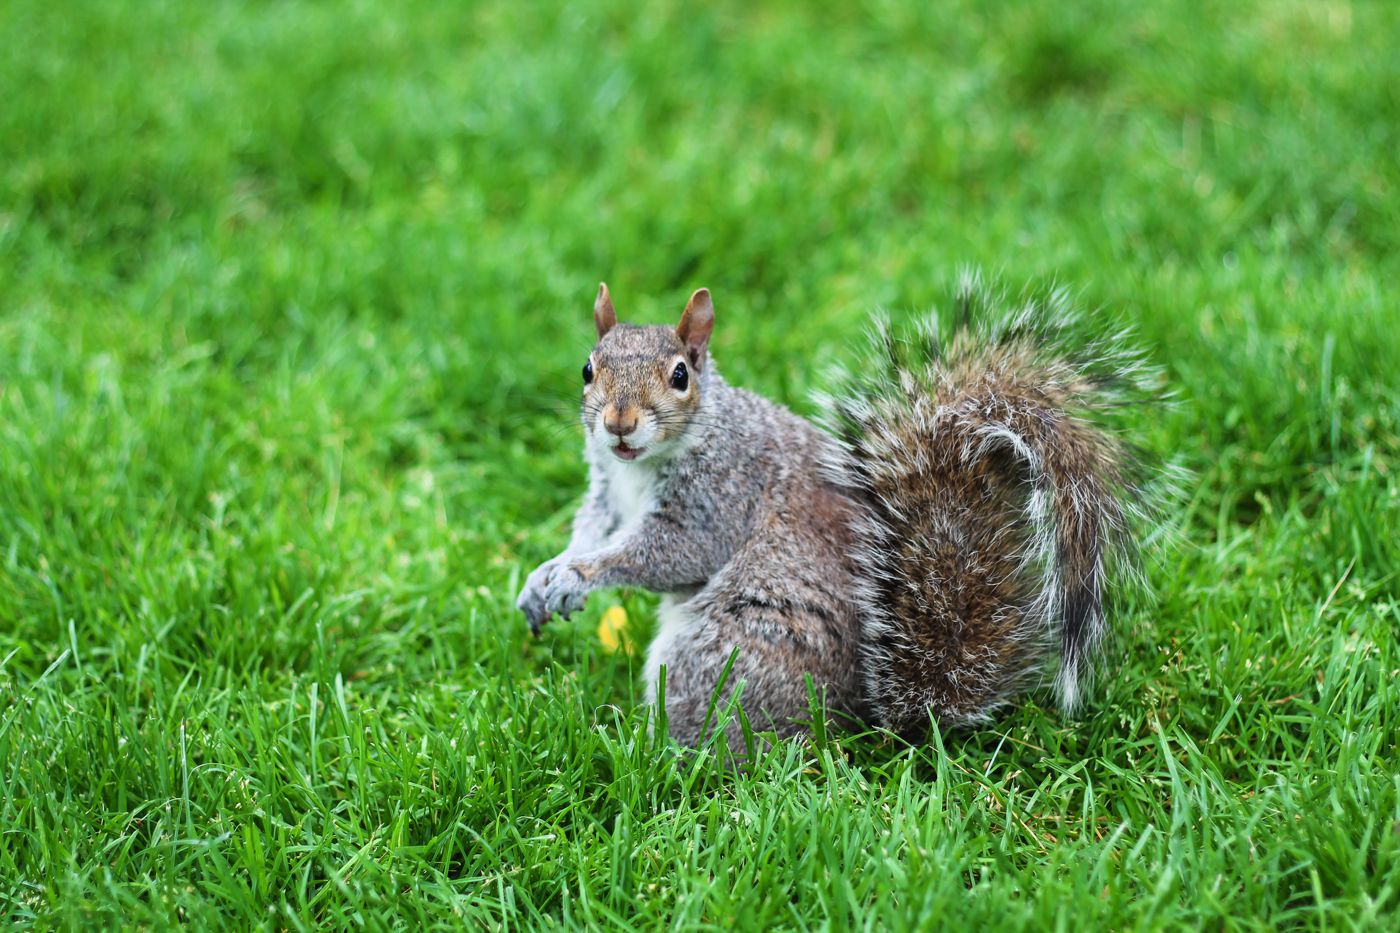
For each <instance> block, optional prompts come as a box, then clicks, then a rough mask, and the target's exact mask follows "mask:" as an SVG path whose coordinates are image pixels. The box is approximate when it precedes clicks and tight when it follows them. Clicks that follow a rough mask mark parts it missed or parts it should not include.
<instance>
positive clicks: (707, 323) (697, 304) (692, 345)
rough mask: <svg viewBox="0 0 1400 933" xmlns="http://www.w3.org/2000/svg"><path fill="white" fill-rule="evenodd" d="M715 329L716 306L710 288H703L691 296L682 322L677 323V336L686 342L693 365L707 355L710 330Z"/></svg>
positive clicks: (687, 351)
mask: <svg viewBox="0 0 1400 933" xmlns="http://www.w3.org/2000/svg"><path fill="white" fill-rule="evenodd" d="M714 329H715V306H714V304H713V303H712V302H711V301H710V290H709V289H708V288H701V289H698V290H696V292H695V294H693V295H691V296H690V303H689V304H687V305H686V306H685V313H684V314H682V315H681V322H680V324H678V325H676V336H677V337H680V338H681V343H683V344H685V351H686V353H687V354H688V355H689V356H690V362H691V364H692V365H695V366H699V365H700V360H701V358H702V357H703V356H704V355H705V346H706V345H707V344H709V342H710V331H712V330H714Z"/></svg>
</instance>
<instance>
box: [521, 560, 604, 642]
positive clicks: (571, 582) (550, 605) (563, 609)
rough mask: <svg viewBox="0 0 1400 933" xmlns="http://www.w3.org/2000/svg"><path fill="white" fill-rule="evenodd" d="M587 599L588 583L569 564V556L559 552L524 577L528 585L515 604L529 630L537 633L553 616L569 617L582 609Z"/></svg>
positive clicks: (522, 590)
mask: <svg viewBox="0 0 1400 933" xmlns="http://www.w3.org/2000/svg"><path fill="white" fill-rule="evenodd" d="M587 598H588V585H587V584H586V583H585V582H584V579H583V576H582V575H581V574H579V572H578V571H577V570H574V569H573V568H572V567H570V566H569V562H568V559H567V558H565V557H564V555H562V554H560V555H559V556H558V557H555V558H553V559H552V560H547V561H545V562H544V563H543V564H540V565H539V566H538V567H536V568H535V569H534V571H533V572H531V574H530V576H528V577H526V578H525V586H524V588H523V589H521V591H520V597H519V598H518V599H517V600H516V601H515V607H516V608H517V609H519V610H520V611H521V612H523V613H525V618H526V620H527V621H529V623H530V631H532V632H534V633H535V634H537V635H538V634H539V631H540V629H541V628H542V627H543V626H544V624H545V623H546V622H548V621H549V617H550V616H552V615H557V616H559V617H561V618H565V619H567V618H568V617H569V616H570V615H572V614H573V613H574V612H575V611H577V610H579V609H582V608H583V603H584V600H585V599H587Z"/></svg>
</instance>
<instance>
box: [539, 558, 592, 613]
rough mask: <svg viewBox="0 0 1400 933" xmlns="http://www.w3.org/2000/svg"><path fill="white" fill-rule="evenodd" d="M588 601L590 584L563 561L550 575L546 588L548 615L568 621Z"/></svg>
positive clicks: (545, 606) (545, 605) (545, 604)
mask: <svg viewBox="0 0 1400 933" xmlns="http://www.w3.org/2000/svg"><path fill="white" fill-rule="evenodd" d="M587 599H588V583H587V581H585V580H584V579H583V575H582V574H581V573H579V572H578V571H577V570H575V569H574V567H573V565H572V564H570V563H568V562H564V561H561V562H560V563H559V565H558V566H557V567H555V568H554V572H553V573H551V574H550V575H549V582H548V583H546V584H545V588H544V609H545V614H546V615H557V616H559V617H560V618H561V619H567V618H568V617H569V616H571V615H573V614H574V613H575V612H577V611H578V610H580V609H582V608H583V604H584V602H585V601H586V600H587Z"/></svg>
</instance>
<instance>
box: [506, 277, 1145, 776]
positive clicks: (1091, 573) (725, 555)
mask: <svg viewBox="0 0 1400 933" xmlns="http://www.w3.org/2000/svg"><path fill="white" fill-rule="evenodd" d="M958 301H959V309H960V314H961V323H960V324H959V326H958V327H957V328H956V330H955V332H954V333H953V334H952V335H951V336H950V338H949V339H946V340H945V339H942V338H941V337H940V335H939V333H938V329H937V318H936V317H932V316H931V317H930V318H929V319H928V321H927V322H925V324H924V325H923V326H922V327H921V328H920V329H919V330H918V331H917V333H916V334H915V335H914V336H913V337H912V338H904V337H901V336H899V335H898V334H896V333H895V332H894V331H893V330H891V329H890V328H889V327H888V326H884V325H881V326H878V327H877V329H876V333H875V339H874V341H873V348H874V349H873V353H872V355H871V358H870V359H869V360H867V361H866V363H865V365H864V366H862V367H860V368H859V369H857V370H855V371H854V374H852V375H847V376H844V377H840V378H838V379H837V382H838V387H837V388H836V389H835V390H834V391H832V392H830V393H828V394H827V395H825V396H823V397H822V398H821V399H820V400H819V402H820V405H821V408H822V417H821V419H820V420H821V422H822V427H824V428H825V430H821V429H819V428H818V427H817V426H814V425H813V424H811V423H809V422H808V421H806V420H804V419H802V418H799V417H798V416H797V415H795V414H793V413H792V412H790V411H788V410H787V409H786V408H784V407H782V406H780V405H776V404H774V403H772V402H769V401H767V400H765V399H763V398H760V397H759V396H757V395H754V394H752V393H750V392H747V391H744V390H743V389H738V388H734V387H732V386H730V385H729V384H728V383H726V382H725V381H724V379H723V378H722V377H721V376H720V374H719V372H718V371H717V370H716V368H715V365H714V362H713V360H711V358H710V354H709V349H708V348H709V342H710V335H711V333H712V331H713V328H714V323H715V313H714V307H713V304H712V301H711V297H710V293H709V292H708V291H707V290H705V289H700V290H699V291H697V292H695V293H694V295H692V296H691V299H690V302H689V304H688V305H687V306H686V308H685V311H684V313H683V314H682V315H681V318H680V323H679V324H678V325H677V326H676V327H674V328H672V327H666V326H659V325H653V326H638V325H634V324H626V323H619V322H618V320H617V314H616V312H615V310H614V308H613V304H612V299H611V297H610V296H609V293H608V288H607V286H606V285H600V286H599V288H598V296H597V299H596V302H595V304H594V309H593V320H594V325H595V327H596V330H597V334H598V341H597V344H596V346H594V348H593V350H592V352H591V353H590V354H589V356H588V360H587V362H586V363H585V365H584V366H583V374H582V381H583V401H582V407H581V419H582V422H583V427H584V433H585V436H586V443H585V448H584V449H585V456H586V458H587V461H588V467H589V489H588V494H587V496H586V498H585V500H584V502H583V504H582V506H581V507H580V508H579V510H578V513H577V515H576V516H575V518H574V522H573V535H572V538H571V540H570V542H569V545H568V547H567V548H565V549H564V551H563V553H561V554H559V555H558V556H557V557H555V558H553V559H551V560H549V561H546V562H545V563H544V564H542V565H541V566H540V567H539V568H537V569H536V570H535V571H534V572H532V573H531V574H530V575H529V577H528V579H527V580H526V582H525V585H524V588H523V590H522V591H521V593H520V597H519V600H518V602H517V606H518V607H519V608H520V609H521V610H522V611H523V612H524V613H525V615H526V617H527V619H528V620H529V622H530V626H531V628H532V630H534V631H536V632H538V631H539V628H540V626H542V625H543V624H544V623H545V622H546V621H548V619H549V618H550V617H551V616H553V615H559V616H563V617H567V616H568V615H569V614H570V613H572V612H574V611H576V610H578V609H579V608H581V607H582V606H583V604H584V600H585V598H586V597H587V595H588V594H589V593H590V592H591V591H593V590H595V589H599V588H603V587H612V586H632V587H641V588H644V589H647V590H651V591H653V592H656V593H659V594H661V595H662V600H661V606H660V610H659V628H658V631H657V634H656V636H655V639H654V640H653V642H652V644H651V646H650V648H649V650H648V652H647V657H646V667H645V677H646V687H647V699H648V702H651V703H654V702H655V701H656V697H657V683H658V680H659V678H660V671H661V669H662V668H663V667H664V668H665V672H666V673H665V707H666V709H665V712H666V721H667V723H668V727H669V729H670V732H671V735H672V736H673V737H674V738H675V739H676V740H678V741H680V742H682V743H686V744H691V745H695V744H698V743H700V742H702V741H703V740H704V739H705V738H706V730H707V729H708V728H710V726H709V725H707V723H709V722H712V721H713V720H712V718H711V717H712V716H713V708H712V697H714V696H715V695H716V690H717V688H718V689H721V690H722V695H723V696H724V697H727V698H732V697H733V696H734V694H735V692H736V691H738V692H739V700H740V702H741V703H742V706H743V709H744V711H745V713H746V715H747V716H748V717H749V719H750V721H751V722H753V723H754V724H755V725H756V726H758V727H759V728H762V729H765V730H774V731H776V732H777V733H778V735H780V736H789V735H793V734H796V733H800V732H801V731H803V729H804V728H805V726H804V720H807V719H809V718H810V716H809V708H810V704H809V679H810V686H811V687H814V688H815V689H816V691H817V692H818V693H819V694H820V695H821V696H823V697H824V699H825V704H826V709H827V710H828V711H830V712H831V713H834V714H836V715H838V716H844V717H849V718H852V719H854V720H856V721H857V722H863V723H869V724H872V725H876V726H880V727H883V728H887V729H890V730H892V731H895V732H898V733H901V734H904V735H906V736H918V735H919V734H921V733H922V731H923V730H926V729H927V727H928V725H929V721H930V717H933V718H936V719H937V720H938V721H939V723H940V724H941V725H945V726H959V725H969V724H976V723H981V722H985V721H987V720H988V719H989V718H990V717H991V716H992V715H993V714H994V713H995V712H996V711H997V710H998V709H999V708H1001V707H1003V706H1004V705H1005V704H1007V703H1008V702H1010V701H1011V700H1013V699H1015V698H1016V697H1017V696H1019V695H1021V694H1022V693H1023V692H1024V691H1025V690H1027V689H1028V688H1030V687H1033V686H1034V685H1035V684H1036V682H1037V681H1038V680H1039V679H1040V678H1041V677H1043V676H1045V674H1046V673H1047V672H1048V668H1049V667H1050V666H1051V665H1052V664H1054V665H1057V671H1056V675H1055V680H1054V683H1055V692H1056V694H1057V697H1058V700H1059V703H1060V706H1061V707H1062V708H1063V709H1064V710H1066V711H1068V712H1073V711H1074V710H1075V709H1076V708H1077V707H1078V706H1079V705H1080V703H1081V702H1082V699H1083V695H1084V691H1085V687H1086V685H1087V682H1088V680H1089V677H1090V674H1091V671H1092V663H1093V660H1094V657H1095V655H1096V653H1097V649H1098V648H1099V647H1100V646H1101V644H1102V642H1103V638H1104V635H1105V632H1106V607H1105V599H1106V596H1107V595H1109V594H1108V590H1109V588H1110V585H1111V584H1112V585H1113V586H1122V585H1127V583H1128V581H1129V580H1130V579H1131V578H1132V577H1133V570H1134V567H1135V563H1134V561H1133V555H1134V547H1133V544H1134V540H1133V531H1134V529H1135V528H1137V527H1139V521H1138V519H1140V518H1142V517H1143V516H1144V514H1145V512H1146V506H1147V504H1148V496H1147V492H1146V491H1147V488H1148V485H1147V484H1145V482H1144V479H1145V478H1146V477H1147V476H1148V473H1147V471H1146V470H1145V468H1144V466H1143V464H1142V461H1141V458H1140V457H1139V456H1138V455H1137V453H1136V452H1134V451H1133V450H1132V448H1131V447H1130V446H1129V445H1127V444H1125V443H1123V442H1122V441H1121V440H1119V439H1118V438H1116V437H1115V436H1114V435H1113V434H1112V433H1111V432H1110V431H1108V430H1107V429H1106V428H1105V427H1104V426H1103V424H1102V421H1103V419H1102V418H1101V417H1100V416H1101V415H1103V414H1105V413H1106V412H1108V411H1109V410H1110V409H1112V408H1113V407H1114V406H1117V405H1121V404H1123V403H1125V402H1128V401H1131V400H1133V399H1135V398H1139V397H1141V396H1142V395H1143V393H1144V392H1149V391H1150V383H1151V380H1152V376H1153V374H1152V372H1151V371H1150V369H1148V368H1147V367H1145V366H1143V365H1142V363H1141V360H1140V359H1139V358H1138V357H1137V356H1136V355H1135V354H1134V353H1133V352H1132V351H1131V350H1130V349H1128V347H1127V344H1126V341H1125V339H1124V335H1122V334H1119V333H1114V334H1110V335H1107V336H1103V337H1098V338H1090V339H1087V340H1082V339H1081V340H1079V341H1078V342H1077V343H1076V342H1075V340H1074V339H1073V334H1072V331H1073V328H1071V327H1070V324H1071V323H1072V322H1074V321H1075V320H1076V315H1075V314H1074V313H1073V309H1072V308H1071V306H1070V304H1069V302H1068V300H1067V298H1066V296H1065V295H1064V293H1063V292H1061V291H1056V292H1051V293H1048V294H1046V295H1043V296H1041V297H1039V298H1036V297H1029V298H1026V299H1024V300H1023V301H1022V302H1021V303H1020V304H1019V305H1017V306H1010V305H1008V303H1007V301H1006V298H1005V295H1004V293H1002V292H1000V291H998V290H996V289H993V288H989V287H987V286H985V285H983V284H982V283H981V282H980V280H978V279H976V278H975V277H969V278H968V279H966V280H965V282H964V285H963V287H962V290H961V294H960V295H959V298H958ZM736 649H737V651H736ZM721 683H722V684H723V686H722V687H719V686H718V685H720V684H721ZM726 731H727V738H728V740H729V743H730V747H731V748H738V747H740V746H739V745H738V744H737V743H738V741H739V739H740V734H741V732H740V726H739V724H738V722H737V721H735V722H731V723H730V725H729V726H728V727H727V730H726Z"/></svg>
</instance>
